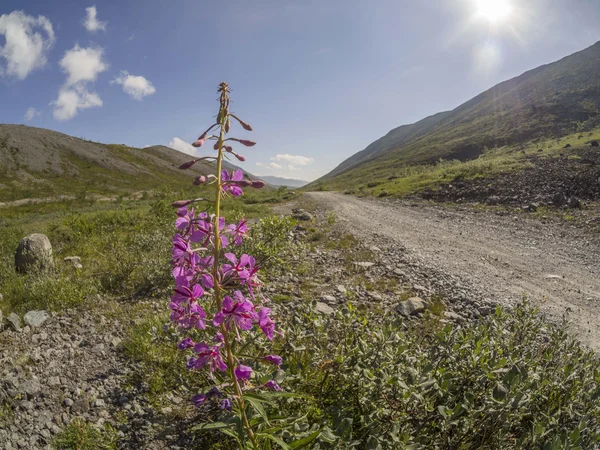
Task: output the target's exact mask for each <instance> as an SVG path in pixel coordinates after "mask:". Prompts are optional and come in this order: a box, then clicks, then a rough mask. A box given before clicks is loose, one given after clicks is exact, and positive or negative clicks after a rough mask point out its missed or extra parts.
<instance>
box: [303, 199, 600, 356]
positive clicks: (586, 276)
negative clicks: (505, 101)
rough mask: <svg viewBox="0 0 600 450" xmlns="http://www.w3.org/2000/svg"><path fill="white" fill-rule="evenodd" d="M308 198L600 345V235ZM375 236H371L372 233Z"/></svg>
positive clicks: (464, 213) (513, 219) (490, 216)
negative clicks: (538, 310) (564, 322)
mask: <svg viewBox="0 0 600 450" xmlns="http://www.w3.org/2000/svg"><path fill="white" fill-rule="evenodd" d="M307 196H308V198H309V199H311V200H313V201H315V202H316V203H317V204H319V205H320V206H321V207H323V208H327V209H329V210H331V211H335V213H336V214H337V217H338V219H339V220H340V221H343V222H345V223H346V224H347V226H348V227H349V231H351V232H352V233H353V234H355V235H356V236H357V237H358V238H360V239H361V240H363V242H364V241H365V240H369V239H371V240H373V239H374V238H375V239H377V241H378V245H379V246H381V243H382V242H385V243H386V245H389V246H391V247H396V246H398V247H401V248H403V251H406V252H409V253H410V254H411V255H412V256H414V257H415V258H417V259H418V260H420V261H421V262H422V264H423V266H424V267H428V268H431V269H434V270H436V271H441V272H442V273H447V274H449V275H450V276H452V277H455V278H457V279H460V280H461V282H462V283H463V284H464V285H465V286H468V287H470V288H472V290H473V291H478V292H481V293H484V295H485V296H486V297H489V298H490V299H492V300H493V301H494V302H496V303H500V304H504V305H507V304H508V305H510V304H514V303H515V302H517V301H519V300H520V299H521V298H522V296H527V297H528V298H529V299H530V300H531V301H532V302H534V303H535V304H536V305H538V306H540V308H541V310H542V311H543V312H545V313H546V314H547V316H548V317H549V318H550V319H551V320H560V319H561V318H562V317H563V316H565V315H566V317H567V319H568V320H569V323H570V327H571V329H572V330H573V332H575V333H576V334H577V335H578V336H579V338H580V339H581V340H582V341H583V342H585V343H587V344H589V345H590V346H591V347H593V348H595V349H596V350H598V349H600V239H598V237H597V236H595V235H592V234H590V233H589V232H587V231H585V230H582V229H579V228H576V227H574V226H572V225H569V224H557V223H542V222H541V221H539V220H537V219H529V218H526V217H524V216H523V215H518V216H511V215H498V214H496V213H494V212H489V211H476V210H474V209H472V208H461V209H454V208H448V207H443V206H429V205H427V206H426V205H411V204H409V203H403V202H395V201H392V200H386V201H380V200H374V199H359V198H356V197H352V196H349V195H342V194H339V193H334V192H312V193H308V194H307ZM374 233H375V234H376V235H375V236H374V235H373V234H374Z"/></svg>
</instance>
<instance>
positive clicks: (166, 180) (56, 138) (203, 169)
mask: <svg viewBox="0 0 600 450" xmlns="http://www.w3.org/2000/svg"><path fill="white" fill-rule="evenodd" d="M192 158H193V157H192V156H190V155H188V154H186V153H182V152H180V151H177V150H174V149H172V148H170V147H166V146H163V145H155V146H152V147H146V148H144V149H139V148H133V147H128V146H125V145H120V144H101V143H97V142H91V141H85V140H82V139H78V138H75V137H72V136H69V135H66V134H63V133H59V132H57V131H52V130H47V129H43V128H34V127H29V126H25V125H0V201H2V200H18V199H21V198H28V197H31V196H36V195H39V194H40V193H43V194H45V196H53V195H75V194H77V193H78V192H81V191H86V192H88V193H95V194H102V195H110V194H113V195H120V194H126V193H132V192H138V191H141V190H148V189H158V188H160V187H161V186H163V185H167V186H171V187H188V186H190V184H191V181H192V178H193V177H194V176H195V175H206V174H208V173H213V172H214V166H213V165H212V164H211V163H207V162H198V163H196V164H195V165H194V166H193V167H192V168H191V169H189V170H187V171H185V172H183V171H181V170H179V169H177V167H178V166H179V165H181V164H183V163H184V162H186V161H189V160H190V159H192ZM225 167H227V168H229V169H230V170H232V169H237V168H238V167H237V166H235V165H233V164H230V163H228V162H225ZM244 173H245V175H246V177H247V178H249V179H253V180H254V179H258V178H257V177H255V176H254V175H252V174H249V173H248V172H244Z"/></svg>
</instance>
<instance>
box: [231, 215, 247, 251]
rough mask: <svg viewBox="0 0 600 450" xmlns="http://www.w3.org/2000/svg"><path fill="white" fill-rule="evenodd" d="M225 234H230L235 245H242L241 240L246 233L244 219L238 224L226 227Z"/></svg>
mask: <svg viewBox="0 0 600 450" xmlns="http://www.w3.org/2000/svg"><path fill="white" fill-rule="evenodd" d="M227 232H228V233H231V235H232V237H233V242H235V245H242V238H243V237H244V236H246V234H247V233H248V223H247V222H246V219H242V220H240V221H239V223H238V224H237V225H236V224H233V223H232V224H231V225H229V226H228V227H227Z"/></svg>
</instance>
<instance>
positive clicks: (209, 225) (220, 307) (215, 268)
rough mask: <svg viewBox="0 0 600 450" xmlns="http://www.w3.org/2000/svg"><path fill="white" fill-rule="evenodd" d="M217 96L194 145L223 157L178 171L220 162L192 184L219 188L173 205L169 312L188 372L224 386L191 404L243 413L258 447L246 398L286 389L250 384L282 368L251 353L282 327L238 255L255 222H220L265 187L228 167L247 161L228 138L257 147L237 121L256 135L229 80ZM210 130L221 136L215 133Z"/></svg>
mask: <svg viewBox="0 0 600 450" xmlns="http://www.w3.org/2000/svg"><path fill="white" fill-rule="evenodd" d="M218 92H219V113H218V114H217V123H215V124H214V125H212V126H210V127H209V128H208V129H207V130H206V131H205V132H204V133H202V134H201V135H200V136H199V137H198V139H197V140H196V141H194V142H193V144H192V145H193V146H194V147H201V146H203V144H205V143H206V141H209V140H211V141H212V140H215V141H216V143H215V144H214V147H213V148H214V150H216V151H217V152H218V153H217V156H216V157H214V156H206V157H201V158H196V159H194V160H192V161H189V162H187V163H185V164H182V165H181V166H179V168H180V169H189V168H191V167H192V166H193V165H194V164H195V163H196V162H198V161H200V160H215V161H216V171H215V173H214V174H208V175H197V176H196V177H195V179H194V181H193V184H195V185H198V186H200V185H203V186H208V185H212V184H214V185H215V186H214V198H213V199H195V200H180V201H176V202H173V203H172V206H173V207H175V208H178V209H177V219H176V221H175V227H176V233H175V235H174V237H173V250H172V263H173V276H174V278H175V288H174V291H173V295H172V297H171V301H170V303H169V308H170V309H171V320H172V322H173V324H174V326H175V327H176V329H177V331H178V332H180V333H181V334H182V336H181V338H180V340H179V343H178V344H177V347H178V348H179V349H180V350H181V351H184V352H186V353H188V360H187V364H186V366H187V368H188V369H191V370H205V371H208V372H209V374H210V377H211V379H213V380H215V384H216V385H218V386H219V389H221V390H219V389H217V388H216V386H215V387H213V388H212V389H211V390H210V391H208V392H206V393H198V394H197V395H195V396H194V397H193V398H192V399H191V401H192V403H193V404H195V405H196V406H198V407H202V406H203V405H206V404H207V402H209V401H211V400H212V399H218V400H219V401H220V407H221V409H222V410H223V411H230V412H231V413H232V414H237V415H238V416H239V420H240V422H241V423H242V424H243V428H244V430H245V433H246V437H245V438H244V439H245V440H247V441H249V442H252V448H255V449H258V448H259V445H258V440H257V437H256V434H255V432H254V429H253V427H252V426H251V425H250V422H249V421H248V418H247V416H246V411H247V409H248V405H250V406H251V404H250V403H248V402H247V401H246V400H245V397H244V390H245V389H251V390H252V393H253V395H256V391H278V390H281V388H280V387H279V385H278V384H277V383H276V382H275V381H274V380H271V381H267V382H266V383H265V384H259V385H258V386H255V385H253V384H252V383H251V382H250V381H249V380H250V378H251V377H252V373H253V370H256V371H257V374H256V375H255V376H254V377H253V379H261V378H262V379H263V380H264V379H265V378H264V376H265V375H267V373H268V372H267V373H262V372H261V371H262V370H267V369H268V367H269V366H271V368H270V369H268V371H269V372H270V371H271V370H273V367H272V366H276V367H279V366H280V365H281V364H282V359H281V357H280V356H278V355H273V354H267V355H260V354H259V355H248V354H247V353H248V351H247V344H251V346H252V345H253V343H254V342H262V343H261V345H260V346H259V348H264V346H265V345H268V342H269V341H271V340H272V339H273V337H274V334H275V323H274V321H273V320H272V318H271V315H270V314H271V310H270V309H269V308H267V307H265V306H264V303H265V302H266V301H267V300H266V299H264V297H263V296H262V295H257V294H260V290H259V289H260V286H261V282H260V281H259V279H258V271H259V266H258V265H257V264H256V260H255V258H254V257H252V256H251V255H247V254H240V253H241V252H239V250H236V249H237V247H239V246H241V245H242V243H243V241H244V239H245V238H246V236H247V234H248V231H249V229H248V224H247V223H246V220H244V219H242V220H240V221H238V222H236V223H227V221H226V218H224V217H221V201H222V200H223V199H224V198H229V197H238V196H240V195H242V194H243V189H246V188H254V189H260V188H262V187H264V186H265V183H264V182H263V181H260V180H254V181H251V180H247V179H244V173H243V171H242V170H235V171H229V170H226V169H225V168H224V167H223V158H226V157H227V156H228V155H233V156H235V157H236V158H237V159H238V160H239V161H245V159H246V158H245V157H244V156H242V155H239V154H238V153H236V152H234V151H233V147H232V146H230V145H229V144H226V142H227V141H230V143H233V142H237V143H239V144H241V145H243V146H246V147H253V146H254V145H256V143H255V142H253V141H249V140H246V139H237V138H226V134H227V133H228V132H229V131H230V128H231V127H232V120H231V118H233V119H234V120H235V121H237V122H238V123H239V124H240V125H241V126H242V128H243V129H244V130H247V131H252V127H251V126H250V125H249V124H248V123H246V122H244V121H243V120H241V119H240V118H239V117H237V116H234V115H232V114H230V113H229V93H230V90H229V86H228V85H227V83H221V84H220V85H219V89H218ZM233 124H234V125H235V122H234V123H233ZM213 130H215V131H213ZM211 132H212V133H215V134H217V135H211V134H210V133H211ZM201 201H204V202H205V203H200V202H201ZM196 202H198V203H199V204H202V205H206V209H204V210H200V207H199V205H195V206H196V207H195V208H191V207H190V205H191V204H192V203H196ZM230 244H231V245H230ZM224 249H227V250H224ZM236 251H237V252H238V253H237V254H236ZM240 348H244V349H246V350H244V355H242V354H238V353H236V352H237V351H239V349H240ZM251 363H252V367H251V366H250V364H251ZM257 363H258V364H257ZM267 379H268V378H267ZM244 448H245V447H244Z"/></svg>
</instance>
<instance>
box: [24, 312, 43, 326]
mask: <svg viewBox="0 0 600 450" xmlns="http://www.w3.org/2000/svg"><path fill="white" fill-rule="evenodd" d="M48 317H49V316H48V313H47V312H46V311H29V312H28V313H27V314H25V315H24V316H23V322H25V324H26V325H29V326H30V327H31V328H37V327H39V326H40V325H41V324H43V323H44V322H45V321H46V320H47V319H48Z"/></svg>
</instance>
